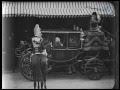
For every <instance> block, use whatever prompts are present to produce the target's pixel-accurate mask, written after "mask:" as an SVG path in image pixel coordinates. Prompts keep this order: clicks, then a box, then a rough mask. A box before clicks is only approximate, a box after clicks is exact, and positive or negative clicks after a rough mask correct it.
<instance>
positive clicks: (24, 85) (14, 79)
mask: <svg viewBox="0 0 120 90" xmlns="http://www.w3.org/2000/svg"><path fill="white" fill-rule="evenodd" d="M46 83H47V89H112V88H113V86H114V75H107V74H106V75H105V76H104V77H103V78H101V79H100V80H89V79H88V78H87V77H86V76H85V75H82V74H80V73H77V74H73V75H66V74H64V73H63V72H55V73H49V74H48V75H47V82H46ZM2 89H33V82H32V81H29V80H26V79H25V78H24V77H23V76H22V75H21V73H20V72H15V73H13V72H7V73H2Z"/></svg>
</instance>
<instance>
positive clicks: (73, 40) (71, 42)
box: [68, 33, 80, 48]
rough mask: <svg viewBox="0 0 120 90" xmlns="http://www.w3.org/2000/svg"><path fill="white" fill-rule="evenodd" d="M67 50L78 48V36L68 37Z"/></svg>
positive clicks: (71, 35)
mask: <svg viewBox="0 0 120 90" xmlns="http://www.w3.org/2000/svg"><path fill="white" fill-rule="evenodd" d="M68 47H69V48H73V47H74V48H80V34H73V33H72V34H69V36H68Z"/></svg>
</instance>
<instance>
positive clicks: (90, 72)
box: [86, 58, 105, 80]
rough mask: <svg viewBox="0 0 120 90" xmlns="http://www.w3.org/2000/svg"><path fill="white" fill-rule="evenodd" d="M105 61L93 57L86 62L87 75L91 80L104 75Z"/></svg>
mask: <svg viewBox="0 0 120 90" xmlns="http://www.w3.org/2000/svg"><path fill="white" fill-rule="evenodd" d="M104 69H105V67H104V63H103V61H102V60H99V59H97V58H96V59H93V60H90V61H88V62H87V63H86V75H87V77H88V78H89V79H90V80H99V79H101V78H102V77H103V75H104Z"/></svg>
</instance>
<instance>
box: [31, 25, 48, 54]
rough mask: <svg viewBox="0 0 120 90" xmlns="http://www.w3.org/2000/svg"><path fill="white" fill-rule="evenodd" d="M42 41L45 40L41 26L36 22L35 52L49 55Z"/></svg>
mask: <svg viewBox="0 0 120 90" xmlns="http://www.w3.org/2000/svg"><path fill="white" fill-rule="evenodd" d="M42 42H43V38H42V33H41V28H40V27H39V25H38V24H36V25H35V28H34V37H33V38H32V44H33V53H34V54H43V55H45V56H47V52H46V49H45V48H44V46H43V44H42Z"/></svg>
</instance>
